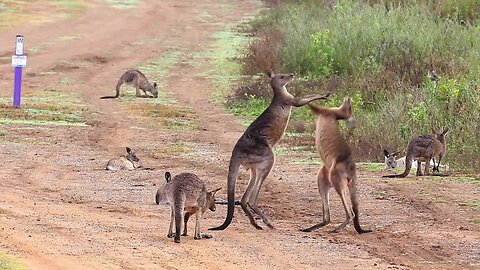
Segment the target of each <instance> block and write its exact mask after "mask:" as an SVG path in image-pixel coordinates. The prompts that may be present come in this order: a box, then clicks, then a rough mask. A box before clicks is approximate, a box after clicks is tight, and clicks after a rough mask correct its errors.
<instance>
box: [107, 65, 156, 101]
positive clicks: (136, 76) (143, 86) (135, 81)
mask: <svg viewBox="0 0 480 270" xmlns="http://www.w3.org/2000/svg"><path fill="white" fill-rule="evenodd" d="M124 83H125V84H127V85H133V86H134V87H135V96H137V97H141V96H142V95H141V92H140V90H142V91H143V93H144V96H143V97H149V96H148V94H147V92H149V93H151V94H152V96H153V97H155V98H156V97H158V89H157V83H156V82H154V83H153V84H151V83H150V82H149V81H148V79H147V77H145V75H144V74H143V73H142V72H141V71H140V70H138V69H129V70H127V71H125V73H123V75H122V76H121V77H120V79H118V82H117V86H116V88H115V90H116V93H115V96H106V97H101V99H106V98H118V97H120V87H121V86H122V85H123V84H124Z"/></svg>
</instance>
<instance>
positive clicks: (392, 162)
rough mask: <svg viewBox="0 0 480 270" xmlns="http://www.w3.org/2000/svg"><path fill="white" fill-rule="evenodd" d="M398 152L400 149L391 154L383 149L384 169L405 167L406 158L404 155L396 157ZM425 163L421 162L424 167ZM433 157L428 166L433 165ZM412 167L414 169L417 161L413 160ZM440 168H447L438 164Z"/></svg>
mask: <svg viewBox="0 0 480 270" xmlns="http://www.w3.org/2000/svg"><path fill="white" fill-rule="evenodd" d="M399 153H400V151H398V152H395V153H393V154H390V153H388V151H387V150H383V155H384V156H385V170H390V169H395V168H405V164H406V160H405V158H406V157H405V156H404V157H401V158H399V159H396V158H397V155H398V154H399ZM425 164H426V163H423V164H422V166H423V168H424V169H425ZM434 165H435V164H434V163H433V159H432V160H431V161H430V167H432V168H433V167H434ZM412 168H413V169H416V168H417V163H416V162H413V163H412ZM440 168H442V169H445V170H448V166H447V165H440Z"/></svg>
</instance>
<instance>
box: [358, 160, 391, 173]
mask: <svg viewBox="0 0 480 270" xmlns="http://www.w3.org/2000/svg"><path fill="white" fill-rule="evenodd" d="M384 167H385V164H384V163H364V162H357V168H358V169H359V170H361V171H366V172H383V170H384Z"/></svg>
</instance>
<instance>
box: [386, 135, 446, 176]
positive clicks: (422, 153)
mask: <svg viewBox="0 0 480 270" xmlns="http://www.w3.org/2000/svg"><path fill="white" fill-rule="evenodd" d="M432 132H433V133H432V134H427V135H420V136H418V137H415V138H413V139H412V140H411V141H410V142H409V143H408V146H407V155H406V156H405V171H404V172H403V173H401V174H392V175H384V176H383V177H387V178H404V177H406V176H407V175H408V174H409V173H410V170H411V168H412V163H413V160H416V161H417V176H422V166H421V164H422V162H426V164H430V160H432V159H433V171H434V172H435V171H436V172H439V167H440V162H441V161H442V158H443V156H444V155H445V152H446V151H447V141H446V140H447V139H446V135H447V133H448V129H445V130H444V131H442V132H440V133H437V132H436V131H435V130H432ZM435 157H438V164H435ZM429 169H430V166H425V175H429V174H430V173H429Z"/></svg>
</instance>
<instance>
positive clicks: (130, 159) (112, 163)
mask: <svg viewBox="0 0 480 270" xmlns="http://www.w3.org/2000/svg"><path fill="white" fill-rule="evenodd" d="M126 150H127V154H126V155H123V156H120V157H117V158H112V159H110V160H109V161H108V163H107V170H109V171H118V170H123V169H126V170H130V171H131V170H134V169H136V168H138V167H140V163H139V161H140V160H139V159H138V158H137V156H136V155H135V153H134V152H133V151H132V149H130V148H128V147H127V148H126Z"/></svg>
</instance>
